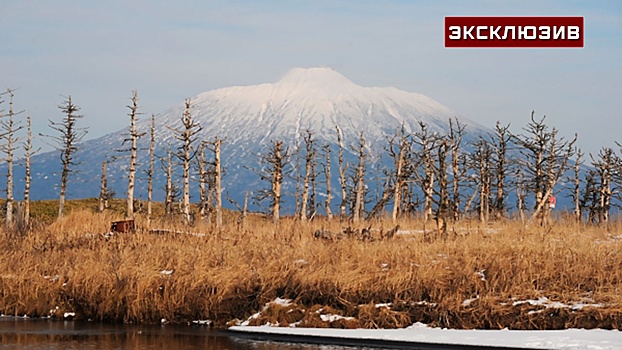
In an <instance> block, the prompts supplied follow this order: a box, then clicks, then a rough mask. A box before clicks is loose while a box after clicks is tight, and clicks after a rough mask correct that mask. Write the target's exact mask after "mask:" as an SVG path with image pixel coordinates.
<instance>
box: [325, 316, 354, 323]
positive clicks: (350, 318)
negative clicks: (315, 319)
mask: <svg viewBox="0 0 622 350" xmlns="http://www.w3.org/2000/svg"><path fill="white" fill-rule="evenodd" d="M320 318H321V319H322V321H324V322H335V321H337V320H353V319H354V317H346V316H341V315H334V314H325V315H320Z"/></svg>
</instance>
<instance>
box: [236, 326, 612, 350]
mask: <svg viewBox="0 0 622 350" xmlns="http://www.w3.org/2000/svg"><path fill="white" fill-rule="evenodd" d="M229 330H231V331H235V332H247V333H262V334H278V335H288V336H313V337H334V338H345V339H352V340H356V341H360V340H363V341H364V340H366V339H369V340H372V339H373V340H386V341H399V342H408V343H425V344H441V345H442V344H446V345H467V346H488V347H497V348H504V347H513V348H524V349H573V350H581V349H599V350H614V349H615V350H619V349H622V332H621V331H617V330H602V329H592V330H585V329H567V330H550V331H515V330H507V329H504V330H463V329H441V328H429V327H427V326H426V325H424V324H421V323H416V324H414V325H412V326H410V327H408V328H403V329H335V328H289V327H287V328H285V327H269V326H259V327H247V326H234V327H230V328H229Z"/></svg>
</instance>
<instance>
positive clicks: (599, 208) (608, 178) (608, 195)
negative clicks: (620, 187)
mask: <svg viewBox="0 0 622 350" xmlns="http://www.w3.org/2000/svg"><path fill="white" fill-rule="evenodd" d="M621 164H622V161H621V160H620V158H619V157H618V156H617V155H616V154H615V153H614V151H613V149H611V148H609V147H603V148H602V149H601V150H600V152H599V153H598V157H597V158H594V157H592V166H593V167H594V174H595V178H596V179H597V181H598V182H597V183H596V185H597V187H595V188H593V189H592V190H593V191H594V190H595V191H596V196H595V197H596V198H598V201H597V202H595V203H593V205H594V206H595V207H596V208H595V211H596V214H597V219H598V223H599V224H604V225H606V224H607V223H608V222H609V212H610V210H611V199H612V197H613V195H614V194H615V192H614V191H615V190H614V184H613V182H614V178H616V177H618V176H619V173H620V172H619V169H620V167H621Z"/></svg>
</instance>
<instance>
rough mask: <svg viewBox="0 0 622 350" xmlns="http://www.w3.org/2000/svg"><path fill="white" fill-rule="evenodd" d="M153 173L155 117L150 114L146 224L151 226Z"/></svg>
mask: <svg viewBox="0 0 622 350" xmlns="http://www.w3.org/2000/svg"><path fill="white" fill-rule="evenodd" d="M154 173H155V115H153V114H151V127H150V128H149V169H147V224H148V225H149V224H151V214H152V212H151V211H152V208H151V207H152V202H153V176H154Z"/></svg>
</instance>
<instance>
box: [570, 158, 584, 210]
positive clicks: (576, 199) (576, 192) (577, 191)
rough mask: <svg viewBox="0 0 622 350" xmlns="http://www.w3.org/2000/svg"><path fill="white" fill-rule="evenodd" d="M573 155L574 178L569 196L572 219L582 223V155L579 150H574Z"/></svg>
mask: <svg viewBox="0 0 622 350" xmlns="http://www.w3.org/2000/svg"><path fill="white" fill-rule="evenodd" d="M575 154H576V155H577V158H576V159H575V162H574V177H573V179H572V180H573V191H572V194H571V198H572V202H573V203H574V211H573V214H574V218H575V220H576V221H577V222H582V219H583V207H582V206H581V178H580V176H581V173H580V169H581V165H582V164H583V153H582V152H581V149H579V148H576V149H575Z"/></svg>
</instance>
